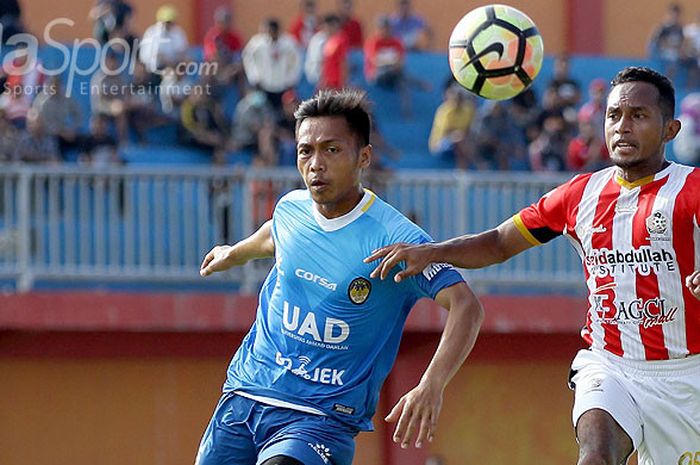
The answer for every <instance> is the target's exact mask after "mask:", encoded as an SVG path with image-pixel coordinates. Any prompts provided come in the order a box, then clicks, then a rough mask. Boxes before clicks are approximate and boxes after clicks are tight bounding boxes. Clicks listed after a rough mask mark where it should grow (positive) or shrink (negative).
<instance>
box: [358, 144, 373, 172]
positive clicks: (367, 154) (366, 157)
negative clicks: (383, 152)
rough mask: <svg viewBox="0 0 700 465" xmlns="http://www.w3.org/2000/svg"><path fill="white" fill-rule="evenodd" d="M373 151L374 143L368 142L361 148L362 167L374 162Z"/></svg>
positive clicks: (360, 161)
mask: <svg viewBox="0 0 700 465" xmlns="http://www.w3.org/2000/svg"><path fill="white" fill-rule="evenodd" d="M372 153H373V149H372V144H367V145H365V146H364V147H362V148H361V149H360V155H359V157H360V159H359V164H360V168H367V167H369V165H370V163H372Z"/></svg>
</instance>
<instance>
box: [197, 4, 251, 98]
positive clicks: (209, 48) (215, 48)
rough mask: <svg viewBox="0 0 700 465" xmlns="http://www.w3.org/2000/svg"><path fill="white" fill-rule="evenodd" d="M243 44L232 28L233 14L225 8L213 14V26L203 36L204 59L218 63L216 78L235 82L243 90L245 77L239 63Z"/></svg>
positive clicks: (226, 81)
mask: <svg viewBox="0 0 700 465" xmlns="http://www.w3.org/2000/svg"><path fill="white" fill-rule="evenodd" d="M242 48H243V42H242V40H241V36H240V35H239V34H238V32H237V31H236V30H235V29H234V28H233V14H232V13H231V10H230V9H228V8H226V7H219V8H217V9H216V11H215V12H214V25H213V26H212V27H211V28H210V29H209V30H208V31H207V33H206V34H205V35H204V59H205V60H207V61H208V62H211V63H218V65H219V69H218V70H217V77H218V78H219V80H220V81H222V82H224V83H231V82H236V83H237V84H238V87H239V90H243V89H244V85H245V76H244V75H243V64H242V62H241V50H242Z"/></svg>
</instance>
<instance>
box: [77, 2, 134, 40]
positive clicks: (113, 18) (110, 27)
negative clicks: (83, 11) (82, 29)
mask: <svg viewBox="0 0 700 465" xmlns="http://www.w3.org/2000/svg"><path fill="white" fill-rule="evenodd" d="M132 14H133V8H132V7H131V5H129V4H128V3H126V2H125V1H124V0H97V3H96V4H95V6H93V7H92V8H91V9H90V12H89V13H88V18H89V19H90V20H91V21H92V23H93V27H92V33H93V37H95V39H97V40H98V41H99V42H100V44H105V43H106V42H107V41H109V40H110V39H111V38H113V37H114V35H113V34H115V32H118V33H119V34H122V33H123V32H124V31H127V30H130V25H129V22H130V21H131V17H132Z"/></svg>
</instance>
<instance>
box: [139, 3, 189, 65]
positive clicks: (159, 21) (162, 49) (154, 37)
mask: <svg viewBox="0 0 700 465" xmlns="http://www.w3.org/2000/svg"><path fill="white" fill-rule="evenodd" d="M176 19H177V9H175V7H174V6H172V5H163V6H161V7H160V8H158V11H157V12H156V23H155V24H153V25H151V26H149V27H148V29H146V32H144V33H143V38H142V39H141V47H140V49H139V50H140V51H139V58H140V59H141V61H142V62H143V63H144V64H145V65H146V69H147V70H148V71H149V72H151V73H154V72H156V71H160V70H162V69H164V68H167V67H168V66H175V65H177V64H178V63H180V62H182V61H184V60H186V59H187V49H188V46H189V44H188V42H187V34H185V31H184V30H183V29H182V28H181V27H180V26H179V25H177V24H176V23H175V20H176Z"/></svg>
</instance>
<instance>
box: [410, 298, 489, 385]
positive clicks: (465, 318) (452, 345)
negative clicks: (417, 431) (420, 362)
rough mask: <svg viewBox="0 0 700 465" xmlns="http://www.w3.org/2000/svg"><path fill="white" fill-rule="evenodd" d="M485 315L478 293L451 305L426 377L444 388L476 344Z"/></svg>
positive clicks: (424, 375)
mask: <svg viewBox="0 0 700 465" xmlns="http://www.w3.org/2000/svg"><path fill="white" fill-rule="evenodd" d="M483 319H484V311H483V309H482V307H481V304H480V303H479V301H478V300H476V298H475V297H472V298H471V299H470V300H469V301H468V302H465V303H461V302H460V304H459V306H458V307H457V308H452V309H451V310H450V313H449V315H448V317H447V323H446V324H445V329H444V330H443V333H442V337H441V338H440V343H439V344H438V347H437V349H436V351H435V355H434V356H433V358H432V360H431V361H430V364H429V365H428V368H427V369H426V370H425V373H424V374H423V380H425V381H434V382H435V381H437V382H439V383H441V384H442V386H441V388H442V389H444V388H445V386H447V383H449V382H450V380H451V379H452V377H453V376H454V375H455V373H457V370H459V368H460V367H461V366H462V364H463V363H464V361H465V360H466V359H467V357H468V356H469V353H470V352H471V351H472V349H473V347H474V343H475V342H476V338H477V336H478V334H479V329H480V328H481V323H482V321H483Z"/></svg>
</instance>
